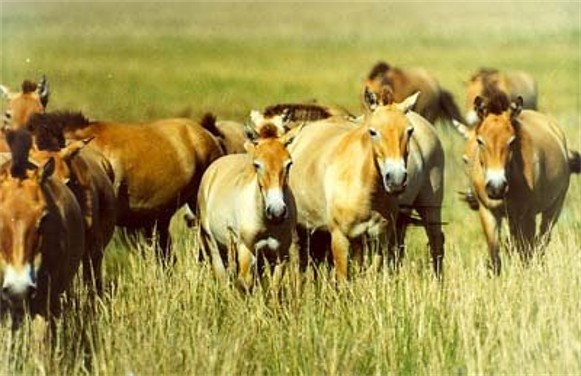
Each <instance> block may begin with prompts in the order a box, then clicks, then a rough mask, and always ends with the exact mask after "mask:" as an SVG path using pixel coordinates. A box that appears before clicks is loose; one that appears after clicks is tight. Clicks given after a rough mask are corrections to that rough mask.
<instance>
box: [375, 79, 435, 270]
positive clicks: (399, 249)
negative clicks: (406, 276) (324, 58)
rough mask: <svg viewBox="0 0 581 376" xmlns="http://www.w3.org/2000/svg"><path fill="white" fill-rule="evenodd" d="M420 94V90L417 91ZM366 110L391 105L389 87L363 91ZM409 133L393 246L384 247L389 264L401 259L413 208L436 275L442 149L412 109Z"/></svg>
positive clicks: (424, 121) (408, 116) (429, 126)
mask: <svg viewBox="0 0 581 376" xmlns="http://www.w3.org/2000/svg"><path fill="white" fill-rule="evenodd" d="M420 96H421V94H420ZM364 97H365V98H367V99H368V101H369V102H368V103H366V105H367V107H368V109H369V110H371V109H373V108H379V107H382V106H388V105H393V96H392V93H391V91H390V89H389V88H384V90H383V92H382V96H381V97H377V96H375V95H374V94H373V93H366V94H365V95H364ZM405 116H406V118H407V121H408V122H409V124H410V125H411V126H412V127H413V134H412V136H411V138H410V140H409V145H408V154H407V160H406V161H405V164H406V166H407V186H406V188H405V190H404V191H403V192H402V193H401V194H400V195H399V196H398V201H399V204H400V210H399V213H400V215H399V216H398V219H397V226H396V234H395V236H396V239H395V243H396V244H395V246H391V247H390V248H389V249H388V250H389V252H390V254H389V256H390V257H391V259H392V264H393V263H395V265H394V266H397V265H399V264H400V263H401V261H402V259H403V256H404V254H403V250H404V241H405V234H406V228H407V225H408V224H409V223H410V217H411V215H412V212H413V211H414V210H415V211H416V212H417V213H418V215H419V216H420V222H419V223H420V224H421V225H422V226H423V227H424V229H425V231H426V235H427V237H428V243H429V247H430V253H431V257H432V266H433V269H434V273H435V274H436V275H437V276H440V274H441V272H442V270H443V261H444V234H443V233H442V201H443V198H444V163H445V159H444V149H443V147H442V144H441V142H440V139H439V138H438V135H437V133H436V132H435V130H434V127H433V125H432V124H430V123H429V122H428V121H427V120H426V119H425V118H423V117H422V116H420V115H418V114H417V113H415V112H413V111H409V112H407V113H406V115H405Z"/></svg>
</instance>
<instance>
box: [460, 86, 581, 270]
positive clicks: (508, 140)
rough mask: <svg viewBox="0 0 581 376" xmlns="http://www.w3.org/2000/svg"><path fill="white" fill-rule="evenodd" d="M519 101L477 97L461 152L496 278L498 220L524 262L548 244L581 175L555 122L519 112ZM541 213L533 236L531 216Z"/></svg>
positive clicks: (500, 95)
mask: <svg viewBox="0 0 581 376" xmlns="http://www.w3.org/2000/svg"><path fill="white" fill-rule="evenodd" d="M522 107H523V99H522V98H518V99H517V101H515V102H512V103H511V102H510V100H509V99H508V97H507V96H506V95H505V94H504V93H502V92H496V95H495V96H493V97H491V98H489V99H488V101H487V102H486V101H485V100H484V99H482V98H480V97H477V98H476V100H475V111H476V113H477V115H478V117H479V122H478V123H477V124H478V125H477V126H476V128H475V129H473V130H468V128H466V127H464V128H462V130H463V131H464V134H465V135H466V136H467V137H468V142H467V146H466V151H465V160H466V162H467V165H466V166H467V173H468V176H469V177H470V180H471V184H472V189H473V191H474V192H475V195H476V198H477V200H478V203H479V214H480V220H481V222H482V227H483V230H484V234H485V235H486V240H487V242H488V249H489V253H490V258H491V266H492V269H493V271H494V272H496V273H500V270H501V260H500V255H499V238H500V228H501V221H502V219H503V218H504V217H507V219H508V225H509V230H510V236H511V238H512V240H513V243H514V245H515V246H516V249H517V250H518V251H519V254H520V255H521V256H522V258H523V259H524V260H528V259H529V258H530V256H531V255H532V251H533V249H534V247H535V245H537V244H539V243H540V244H539V245H541V246H542V245H543V244H546V242H548V240H549V236H550V232H551V229H552V227H553V226H554V225H555V223H556V222H557V219H558V218H559V214H560V213H561V209H562V207H563V202H564V200H565V195H566V193H567V190H568V187H569V178H570V175H571V173H579V172H580V164H581V160H580V157H579V153H577V152H574V151H570V150H568V148H567V141H566V138H565V135H564V134H563V132H562V130H561V129H560V127H559V126H558V124H557V123H556V121H555V120H554V119H552V118H550V117H548V116H546V115H543V114H541V113H539V112H536V111H531V110H524V111H523V110H522ZM537 214H541V217H542V218H541V224H540V229H539V234H538V235H537V237H535V232H536V229H535V227H536V223H535V217H536V215H537Z"/></svg>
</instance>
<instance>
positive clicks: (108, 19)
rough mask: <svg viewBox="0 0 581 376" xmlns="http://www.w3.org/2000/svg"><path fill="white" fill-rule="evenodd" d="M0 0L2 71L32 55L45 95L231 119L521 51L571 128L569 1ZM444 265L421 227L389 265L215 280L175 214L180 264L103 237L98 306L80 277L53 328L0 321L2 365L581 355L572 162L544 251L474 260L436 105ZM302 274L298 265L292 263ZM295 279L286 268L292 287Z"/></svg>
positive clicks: (220, 369) (575, 369) (118, 111)
mask: <svg viewBox="0 0 581 376" xmlns="http://www.w3.org/2000/svg"><path fill="white" fill-rule="evenodd" d="M492 4H493V5H490V3H486V4H485V3H464V4H460V3H423V4H422V3H411V4H403V3H392V4H369V3H356V4H336V3H317V4H306V3H284V4H256V3H254V4H252V3H223V4H208V3H203V4H171V6H170V5H164V4H161V3H157V4H146V3H133V4H127V3H122V4H97V3H91V4H79V3H74V4H58V3H52V2H47V3H28V4H19V3H1V4H0V6H1V8H0V10H1V12H2V13H1V17H2V18H1V22H2V28H1V30H2V34H1V41H2V46H1V51H0V52H1V59H0V61H1V80H0V81H1V82H2V83H4V84H9V85H11V86H13V87H14V86H18V84H19V82H20V81H21V80H22V79H23V78H25V77H30V78H34V77H36V76H38V75H39V74H40V73H46V74H47V75H48V76H49V80H50V81H51V85H52V90H53V96H52V97H51V102H50V104H49V106H50V108H51V109H57V108H60V109H80V110H83V111H84V112H85V113H86V114H87V115H88V116H90V117H92V118H99V119H118V120H135V121H139V120H145V119H150V118H156V117H163V116H173V115H175V114H177V113H179V112H181V111H183V110H184V109H185V108H188V107H190V108H191V109H192V111H193V114H194V116H196V117H197V116H200V115H201V114H202V113H203V112H205V111H213V112H215V113H216V114H217V115H218V116H219V117H220V118H232V119H237V120H242V119H244V118H245V117H246V116H247V114H248V112H249V110H250V109H251V108H256V107H262V106H264V105H267V104H271V103H274V102H280V101H298V100H301V101H302V100H307V99H311V98H317V99H319V100H320V101H321V102H324V103H333V104H338V105H342V106H344V107H346V108H348V109H350V110H351V111H353V112H358V111H359V109H360V107H359V102H358V101H359V96H358V93H359V89H360V83H361V79H362V78H363V77H364V75H365V74H366V73H367V70H368V69H369V68H370V66H371V65H372V64H374V63H375V62H376V61H377V60H379V59H386V60H387V61H389V62H391V63H392V64H396V65H403V66H410V65H423V66H425V67H427V68H429V69H430V70H431V71H432V72H433V73H434V74H435V75H436V76H437V77H438V79H439V80H440V82H441V83H442V85H444V86H445V87H447V88H449V89H451V91H452V92H453V93H454V94H455V95H456V98H457V100H458V102H459V103H460V104H461V105H462V103H463V92H462V90H463V87H462V80H463V79H466V78H467V77H468V75H469V73H470V72H471V71H472V70H474V69H475V68H477V67H479V66H495V67H499V68H505V69H524V70H528V71H530V72H531V73H532V74H533V75H534V76H535V77H536V78H537V79H538V81H539V88H540V100H539V102H540V106H541V109H542V110H543V111H545V112H549V113H551V114H552V115H554V116H555V117H556V118H557V119H558V120H559V122H560V124H561V125H562V126H563V128H564V130H565V132H566V134H567V136H568V139H569V144H570V146H571V147H573V148H575V149H579V148H580V147H581V142H580V141H581V139H580V138H581V133H580V132H579V123H580V119H579V116H580V115H579V114H580V109H581V106H580V100H579V85H578V82H579V81H578V78H579V31H580V30H579V21H580V13H579V6H578V4H574V3H542V4H539V3H522V2H515V3H508V4H505V3H492ZM438 132H439V135H440V137H441V139H442V142H443V143H444V146H445V151H446V158H447V160H446V180H445V181H446V197H445V201H444V220H445V221H447V222H449V224H448V225H447V226H445V229H444V231H445V234H446V251H447V253H446V259H445V278H444V280H443V281H442V282H438V281H436V280H435V279H434V278H433V277H432V275H431V267H430V263H429V258H428V252H427V247H426V238H425V236H424V234H423V231H422V230H421V229H419V228H414V229H411V231H410V232H409V234H408V242H407V255H406V259H405V261H404V263H403V267H402V269H401V270H400V272H399V273H397V274H390V273H387V272H380V273H374V272H368V273H362V274H360V275H357V276H356V277H354V278H353V280H352V281H350V282H349V283H348V284H347V285H346V286H341V287H337V286H335V284H334V283H333V282H332V281H331V280H330V277H329V272H328V271H325V270H323V272H322V273H320V274H319V278H318V279H314V278H313V274H312V273H311V272H310V273H307V274H306V276H302V275H299V274H298V273H297V272H296V270H294V269H293V268H291V270H290V271H289V273H288V274H287V277H286V280H285V284H284V286H283V291H282V293H281V296H280V298H274V297H273V295H272V294H271V292H269V291H267V290H262V289H260V288H259V289H258V291H256V292H254V293H253V294H250V295H247V296H245V295H241V294H239V293H238V292H237V291H236V290H234V289H222V288H219V286H218V285H217V284H216V282H215V281H214V280H213V277H212V274H211V271H210V269H209V266H208V265H206V264H204V263H199V262H198V258H197V243H196V239H195V236H194V234H193V232H191V231H189V230H187V229H186V228H185V227H184V225H183V223H182V221H181V218H179V216H176V218H175V219H174V222H173V223H172V233H173V235H174V238H175V240H176V241H175V247H174V252H175V253H176V255H177V262H176V265H175V266H174V267H173V268H171V269H170V270H163V269H162V268H161V267H160V266H158V265H157V264H156V262H155V258H154V256H153V251H152V250H151V249H150V248H148V246H147V245H145V244H144V243H139V244H138V245H136V246H127V245H125V244H124V243H123V242H121V241H119V239H117V238H116V239H115V240H114V242H112V244H111V245H110V246H109V248H108V254H107V256H106V270H105V274H106V275H105V279H106V285H107V288H106V293H105V294H104V296H103V297H102V299H100V300H99V302H98V304H97V305H96V307H95V309H94V312H93V311H91V310H89V309H88V308H87V294H86V292H85V291H84V290H83V288H82V286H81V285H80V284H77V285H76V286H75V289H74V292H73V294H72V295H71V296H70V297H69V298H68V301H67V302H66V305H67V307H68V309H67V311H66V312H65V314H64V316H63V317H62V318H61V319H59V320H58V322H57V325H56V332H55V333H54V336H53V340H52V343H51V344H50V345H47V344H43V343H39V342H38V341H37V340H36V339H35V338H36V332H37V331H38V330H37V329H38V328H36V327H35V325H36V323H29V322H27V323H26V325H25V326H24V327H23V328H22V330H20V331H18V332H16V333H12V332H11V331H10V327H9V324H8V323H4V324H2V325H1V326H0V335H1V337H2V338H4V340H3V342H2V346H0V373H2V374H13V373H17V374H82V373H96V374H136V375H137V374H158V373H161V374H228V375H229V374H386V373H398V374H399V373H402V374H473V373H503V374H541V373H556V374H579V373H581V322H580V314H581V299H580V293H581V273H580V267H579V265H581V253H580V250H581V203H580V201H581V192H580V188H581V185H580V181H579V180H580V178H579V177H578V176H575V177H573V178H572V183H571V186H570V191H569V195H568V198H567V201H566V203H565V208H564V210H563V214H562V216H561V219H560V221H559V223H558V224H557V227H556V229H555V231H554V234H553V238H552V241H551V243H550V245H549V247H548V249H547V251H546V254H545V257H544V258H542V259H535V260H534V261H533V262H532V263H531V265H529V266H527V267H525V266H523V265H522V263H521V262H520V261H519V259H518V257H510V255H509V254H507V253H505V254H503V258H504V265H503V266H504V268H503V273H502V275H501V276H500V277H498V278H490V277H488V272H487V269H486V259H487V252H486V247H485V242H484V237H483V235H482V234H481V229H480V224H479V222H478V218H477V215H476V214H475V213H474V212H471V211H470V210H469V209H468V208H467V207H466V206H465V205H464V204H462V203H461V202H459V201H458V199H457V195H456V192H457V191H459V190H463V189H464V187H465V182H464V176H463V172H462V171H463V170H462V162H461V158H460V155H461V153H462V147H463V142H462V140H460V139H459V138H458V137H457V136H456V135H455V134H454V133H453V132H452V131H451V130H450V128H447V127H446V125H445V124H440V125H439V126H438ZM302 278H304V279H305V280H304V281H303V283H302V284H299V283H298V281H299V280H301V279H302ZM299 285H300V286H301V287H299Z"/></svg>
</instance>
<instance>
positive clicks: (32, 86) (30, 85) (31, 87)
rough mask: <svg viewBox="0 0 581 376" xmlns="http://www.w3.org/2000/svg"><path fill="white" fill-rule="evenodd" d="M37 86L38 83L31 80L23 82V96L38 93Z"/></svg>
mask: <svg viewBox="0 0 581 376" xmlns="http://www.w3.org/2000/svg"><path fill="white" fill-rule="evenodd" d="M36 88H37V85H36V83H34V82H32V81H30V80H24V81H22V85H21V89H22V93H23V94H29V93H32V92H34V91H36Z"/></svg>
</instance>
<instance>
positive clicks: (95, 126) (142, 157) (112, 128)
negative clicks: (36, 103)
mask: <svg viewBox="0 0 581 376" xmlns="http://www.w3.org/2000/svg"><path fill="white" fill-rule="evenodd" d="M46 116H47V117H53V118H54V122H52V123H53V124H57V123H58V124H60V126H61V127H62V130H63V132H64V135H65V137H66V138H67V139H73V140H84V139H88V138H91V139H92V141H91V143H90V145H88V147H87V148H92V149H95V150H97V151H99V152H100V153H102V154H103V155H104V156H105V158H106V159H107V161H108V162H109V163H110V165H111V167H112V171H113V175H114V176H113V177H114V183H113V189H114V192H115V197H116V202H117V205H116V206H117V224H118V225H119V226H122V227H125V228H127V229H129V230H130V231H136V230H145V233H146V236H148V237H149V238H152V237H153V235H154V230H155V229H157V232H158V236H157V237H156V241H157V245H158V247H157V251H158V252H159V253H158V255H159V256H160V260H161V261H168V259H169V258H170V253H169V250H170V237H169V222H170V220H171V217H172V216H173V214H174V213H175V212H176V210H177V209H178V208H180V207H181V206H182V205H183V204H185V203H188V204H189V205H190V206H192V207H195V202H196V197H197V193H198V187H199V183H200V179H201V177H202V174H203V172H204V171H205V170H206V168H207V167H208V166H209V165H210V163H211V162H212V161H214V160H215V159H216V158H218V157H219V156H221V155H222V150H221V147H220V145H219V143H218V141H217V140H216V138H215V137H214V136H212V134H210V133H209V132H208V131H206V130H205V129H204V128H203V127H202V126H201V125H200V124H198V123H194V122H193V121H191V120H188V119H167V120H159V121H156V122H152V123H144V124H122V123H113V122H95V121H89V120H87V119H86V118H85V117H84V116H83V115H82V114H79V113H67V112H64V113H53V114H47V115H46Z"/></svg>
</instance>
